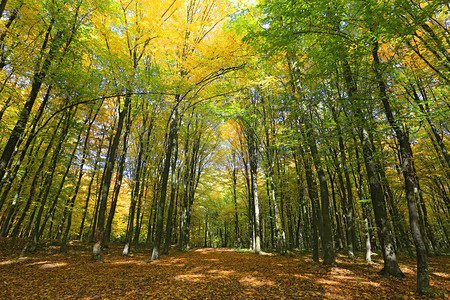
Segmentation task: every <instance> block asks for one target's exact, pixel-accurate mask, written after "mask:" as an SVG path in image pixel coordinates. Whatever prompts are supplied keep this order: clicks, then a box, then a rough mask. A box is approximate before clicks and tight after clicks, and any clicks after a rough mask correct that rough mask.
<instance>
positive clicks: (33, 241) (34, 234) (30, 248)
mask: <svg viewBox="0 0 450 300" xmlns="http://www.w3.org/2000/svg"><path fill="white" fill-rule="evenodd" d="M73 116H74V113H72V112H68V113H67V114H66V118H65V124H64V127H63V130H62V132H61V134H60V136H59V141H58V144H57V145H56V148H55V149H54V150H53V155H52V158H51V160H50V165H49V167H48V170H47V174H46V176H45V180H44V183H43V186H42V188H41V191H40V193H39V196H38V199H40V207H39V211H38V214H37V216H36V220H35V221H34V225H33V229H32V231H31V235H30V238H29V239H28V242H27V244H26V245H25V247H24V248H23V250H22V254H21V255H24V254H25V253H27V252H34V251H36V248H37V244H38V242H39V238H40V233H41V232H40V230H39V229H40V222H41V218H42V215H43V212H44V208H45V204H46V202H47V198H48V194H49V192H50V187H51V185H52V182H53V176H54V173H55V170H56V164H57V162H58V158H59V155H60V154H61V152H62V148H63V142H64V141H65V139H66V136H67V133H68V131H69V126H70V122H71V120H72V117H73Z"/></svg>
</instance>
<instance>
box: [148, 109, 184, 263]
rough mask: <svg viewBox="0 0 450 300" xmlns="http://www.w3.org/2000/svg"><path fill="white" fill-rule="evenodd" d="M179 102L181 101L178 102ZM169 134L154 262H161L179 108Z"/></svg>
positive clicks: (154, 243) (174, 115)
mask: <svg viewBox="0 0 450 300" xmlns="http://www.w3.org/2000/svg"><path fill="white" fill-rule="evenodd" d="M177 102H179V100H178V101H177ZM169 120H170V121H169V126H168V127H169V133H168V135H167V136H166V157H165V159H164V168H163V172H162V175H161V191H160V200H159V207H158V217H157V220H156V230H155V238H154V241H153V252H152V261H154V260H159V252H160V247H161V238H162V234H163V227H164V206H165V203H166V194H167V182H168V180H169V171H170V162H171V157H172V151H173V148H174V146H175V139H177V137H178V122H179V120H178V108H177V107H174V108H173V109H172V112H171V115H170V119H169Z"/></svg>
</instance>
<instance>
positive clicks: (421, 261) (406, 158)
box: [372, 40, 430, 294]
mask: <svg viewBox="0 0 450 300" xmlns="http://www.w3.org/2000/svg"><path fill="white" fill-rule="evenodd" d="M372 46H373V48H372V57H373V61H374V72H375V79H376V81H377V85H378V90H379V93H380V98H381V99H380V100H381V102H382V103H383V107H384V111H385V114H386V118H387V119H388V121H389V124H390V125H391V127H392V129H393V130H394V131H395V135H396V137H397V140H398V142H399V145H400V156H401V159H402V161H401V164H402V168H401V169H402V174H403V177H404V180H405V193H406V200H407V203H408V210H409V225H410V230H411V233H412V235H413V239H414V244H415V246H416V255H417V292H418V293H420V294H426V293H429V289H430V280H429V274H428V262H427V254H426V249H425V244H424V241H423V237H422V234H421V232H420V228H419V220H418V213H417V206H416V201H415V195H414V191H415V189H416V185H415V178H414V173H413V170H412V166H411V159H412V150H411V145H410V142H409V136H408V134H407V132H404V131H403V130H402V129H401V128H400V125H399V124H398V121H397V120H396V119H395V117H394V114H393V111H392V108H391V106H390V103H389V98H388V95H387V90H386V85H385V82H384V80H383V78H382V74H381V71H380V70H381V61H380V59H379V57H378V41H377V40H374V41H373V43H372Z"/></svg>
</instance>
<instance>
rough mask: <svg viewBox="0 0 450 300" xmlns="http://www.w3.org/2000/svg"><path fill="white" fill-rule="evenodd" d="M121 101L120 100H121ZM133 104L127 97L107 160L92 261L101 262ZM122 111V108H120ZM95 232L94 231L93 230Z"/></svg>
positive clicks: (129, 97) (127, 96) (128, 96)
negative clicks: (123, 138)
mask: <svg viewBox="0 0 450 300" xmlns="http://www.w3.org/2000/svg"><path fill="white" fill-rule="evenodd" d="M119 100H120V99H119ZM130 103H131V96H130V95H126V96H125V103H124V107H123V109H122V111H120V112H119V120H118V123H117V128H116V134H115V135H114V139H113V142H112V144H111V145H110V149H109V151H108V152H109V153H108V156H107V159H106V165H105V172H104V178H103V181H102V185H101V189H100V191H101V195H100V203H99V206H98V209H99V210H98V224H97V228H96V229H95V232H96V233H95V244H94V247H93V250H92V259H93V260H95V261H101V260H102V258H101V249H102V246H103V234H104V229H105V216H106V205H107V201H108V194H109V187H110V185H111V179H112V173H113V170H114V165H115V160H116V151H117V149H118V147H119V140H120V136H121V135H122V129H123V125H124V122H125V119H126V117H127V116H128V113H129V112H128V109H129V107H130ZM119 109H120V108H119ZM93 231H94V229H93Z"/></svg>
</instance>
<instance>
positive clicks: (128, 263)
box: [0, 246, 450, 299]
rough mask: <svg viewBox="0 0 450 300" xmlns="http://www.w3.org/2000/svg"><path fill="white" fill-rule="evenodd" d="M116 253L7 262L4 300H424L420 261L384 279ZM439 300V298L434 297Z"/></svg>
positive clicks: (268, 260)
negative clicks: (418, 289) (418, 284)
mask: <svg viewBox="0 0 450 300" xmlns="http://www.w3.org/2000/svg"><path fill="white" fill-rule="evenodd" d="M121 250H122V248H121V247H119V246H112V247H111V248H109V249H108V250H107V253H105V254H104V256H103V257H104V260H105V261H104V262H103V263H97V262H93V261H91V260H90V253H89V252H86V251H80V250H77V251H75V250H71V251H69V253H67V254H59V253H56V252H54V253H50V254H49V253H43V252H42V253H38V254H36V255H31V256H29V257H24V258H18V257H14V258H11V257H7V256H1V257H0V287H1V288H0V299H119V298H120V299H143V298H147V299H250V298H255V299H423V297H420V296H418V295H416V294H415V293H414V291H415V267H414V262H413V261H410V260H408V261H406V263H405V262H404V261H403V262H401V267H402V270H403V272H404V273H405V274H406V276H407V277H406V279H404V280H398V279H395V278H392V277H390V278H387V277H382V276H379V275H377V274H376V272H377V270H379V269H380V268H381V265H380V264H379V263H374V264H370V265H369V264H366V263H364V262H363V261H362V260H361V259H356V260H354V261H350V260H348V259H346V258H344V257H339V258H338V267H329V268H325V267H323V266H322V265H320V264H316V263H314V262H313V261H312V259H311V257H310V256H309V255H300V254H298V255H297V254H296V255H290V256H276V255H268V254H266V255H264V254H263V255H255V254H252V253H241V252H236V251H233V250H230V249H225V248H221V249H220V248H219V249H209V248H208V249H193V250H190V251H188V252H184V253H182V252H173V253H171V254H170V255H167V256H162V258H161V260H159V261H155V262H150V261H149V258H150V257H151V253H150V252H141V253H137V254H134V255H132V256H130V257H123V256H121V255H120V253H121ZM448 265H449V258H448V257H439V258H430V277H431V286H432V291H433V293H434V297H443V298H445V297H447V295H448V290H449V288H450V284H449V279H450V275H449V273H448ZM429 298H431V297H429Z"/></svg>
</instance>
